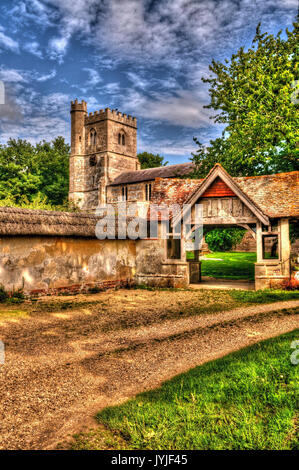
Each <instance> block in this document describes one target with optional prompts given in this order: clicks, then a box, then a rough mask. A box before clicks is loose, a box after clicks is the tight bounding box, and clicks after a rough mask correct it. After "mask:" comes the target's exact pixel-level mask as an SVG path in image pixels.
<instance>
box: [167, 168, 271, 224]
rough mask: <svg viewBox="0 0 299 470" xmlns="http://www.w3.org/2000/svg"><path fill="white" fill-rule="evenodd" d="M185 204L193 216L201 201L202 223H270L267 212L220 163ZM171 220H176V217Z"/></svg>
mask: <svg viewBox="0 0 299 470" xmlns="http://www.w3.org/2000/svg"><path fill="white" fill-rule="evenodd" d="M185 204H186V207H187V206H188V205H189V207H190V205H191V206H192V219H194V217H195V215H194V214H195V211H194V207H195V205H196V204H201V205H202V210H203V213H202V215H203V223H204V224H210V225H218V224H220V225H230V224H249V223H256V222H257V221H259V222H261V223H262V224H264V225H269V218H268V216H267V215H266V214H264V213H263V211H262V210H261V209H260V208H259V207H258V206H257V205H256V204H255V203H254V202H253V201H252V200H251V199H250V198H249V197H248V196H247V195H246V194H245V193H244V192H243V191H242V190H241V188H240V187H239V185H238V184H237V183H236V182H235V181H234V180H233V178H232V177H231V176H230V175H229V174H228V173H227V172H226V171H225V170H224V168H223V167H222V166H221V165H219V164H217V165H215V166H214V167H213V168H212V170H211V171H210V173H209V174H208V175H207V177H206V178H205V179H204V180H203V182H202V184H201V185H200V186H199V188H196V189H195V190H194V191H193V193H192V194H191V195H190V196H189V198H188V200H187V201H186V203H185ZM185 210H187V208H186V209H185ZM173 222H174V224H175V223H176V219H174V221H173Z"/></svg>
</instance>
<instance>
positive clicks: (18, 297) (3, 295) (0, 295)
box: [0, 284, 25, 304]
mask: <svg viewBox="0 0 299 470" xmlns="http://www.w3.org/2000/svg"><path fill="white" fill-rule="evenodd" d="M24 299H25V295H24V292H23V289H17V290H13V291H12V292H7V291H6V290H5V288H4V286H3V285H2V284H0V302H9V303H12V304H20V303H22V302H23V301H24Z"/></svg>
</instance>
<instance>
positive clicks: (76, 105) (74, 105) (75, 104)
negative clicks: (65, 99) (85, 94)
mask: <svg viewBox="0 0 299 470" xmlns="http://www.w3.org/2000/svg"><path fill="white" fill-rule="evenodd" d="M72 111H84V112H85V113H87V103H86V101H84V100H82V101H81V103H80V102H79V101H78V99H77V98H76V99H75V101H71V112H72Z"/></svg>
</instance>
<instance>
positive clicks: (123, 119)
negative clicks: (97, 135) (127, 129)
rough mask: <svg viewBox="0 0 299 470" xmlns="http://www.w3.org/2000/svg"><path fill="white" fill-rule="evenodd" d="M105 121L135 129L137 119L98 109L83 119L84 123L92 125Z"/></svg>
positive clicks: (112, 110) (128, 115)
mask: <svg viewBox="0 0 299 470" xmlns="http://www.w3.org/2000/svg"><path fill="white" fill-rule="evenodd" d="M105 119H110V120H113V121H116V122H119V123H121V124H126V125H129V126H132V127H136V128H137V119H136V118H135V117H133V116H131V115H130V114H125V113H121V112H120V111H117V110H116V109H110V108H106V109H100V110H99V111H95V112H93V113H89V114H88V115H87V116H86V117H85V123H86V124H93V123H95V122H98V121H104V120H105Z"/></svg>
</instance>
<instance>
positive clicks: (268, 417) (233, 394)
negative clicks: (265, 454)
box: [73, 332, 298, 450]
mask: <svg viewBox="0 0 299 470" xmlns="http://www.w3.org/2000/svg"><path fill="white" fill-rule="evenodd" d="M296 339H298V332H292V333H289V334H286V335H283V336H280V337H278V338H274V339H271V340H267V341H263V342H260V343H257V344H255V345H253V346H250V347H248V348H245V349H241V350H240V351H238V352H236V353H233V354H229V355H228V356H225V357H223V358H221V359H217V360H215V361H211V362H208V363H206V364H203V365H202V366H199V367H196V368H194V369H192V370H190V371H189V372H187V373H185V374H181V375H179V376H177V377H175V378H173V379H172V380H169V381H167V382H165V383H164V384H163V385H162V386H161V387H160V388H158V389H156V390H151V391H149V392H146V393H142V394H140V395H137V396H136V397H135V398H133V399H132V400H129V401H127V402H126V403H124V404H122V405H119V406H115V407H110V408H106V409H104V410H102V411H100V412H99V413H98V416H97V419H98V421H99V423H100V428H99V429H98V430H97V431H96V432H97V433H98V434H99V438H98V439H96V438H95V436H90V435H85V436H84V435H81V436H77V440H76V443H75V445H74V447H73V448H80V449H90V448H93V449H101V448H102V445H107V442H105V440H103V439H101V436H102V435H103V432H105V431H106V433H107V438H108V437H109V449H115V448H120V446H121V448H126V449H141V450H142V449H147V450H151V449H156V450H158V449H169V450H176V449H188V450H193V449H197V450H207V449H209V450H212V449H213V450H222V449H228V450H236V449H238V450H241V449H242V450H259V449H267V450H270V449H273V450H279V449H295V448H296V446H297V447H298V443H296V422H297V420H298V409H297V400H296V397H297V394H298V370H297V369H298V368H297V367H296V366H294V365H292V364H291V361H290V354H291V352H292V350H291V349H290V344H291V342H292V341H294V340H296ZM120 438H121V439H123V441H124V442H123V443H121V442H120Z"/></svg>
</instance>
